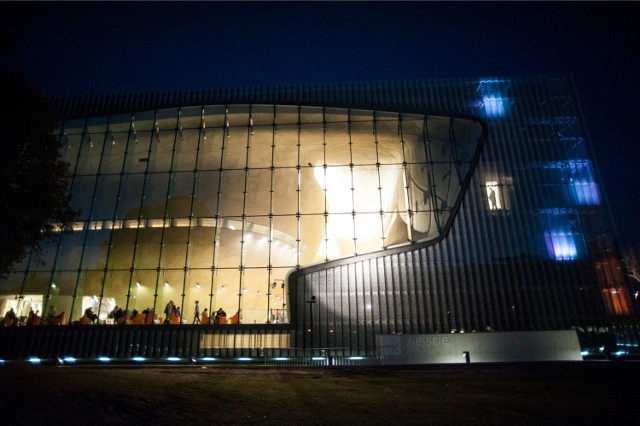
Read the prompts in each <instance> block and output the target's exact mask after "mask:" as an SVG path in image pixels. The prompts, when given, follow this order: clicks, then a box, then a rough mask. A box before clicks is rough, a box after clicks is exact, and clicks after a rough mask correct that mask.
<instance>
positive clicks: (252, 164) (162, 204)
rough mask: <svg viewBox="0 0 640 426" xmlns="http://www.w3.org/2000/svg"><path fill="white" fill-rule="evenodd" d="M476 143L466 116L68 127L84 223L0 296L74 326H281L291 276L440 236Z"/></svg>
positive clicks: (180, 117)
mask: <svg viewBox="0 0 640 426" xmlns="http://www.w3.org/2000/svg"><path fill="white" fill-rule="evenodd" d="M482 131H483V128H482V126H481V125H480V124H479V123H478V122H477V121H473V120H469V119H463V118H450V117H441V116H424V115H419V114H399V113H387V112H377V111H371V110H347V109H339V108H321V107H304V106H274V105H270V106H269V105H267V106H265V105H225V106H215V105H214V106H198V107H185V108H169V109H160V110H154V111H149V112H140V113H133V114H123V115H115V116H107V117H93V118H89V119H86V120H77V121H73V120H70V121H66V122H63V123H62V124H61V128H60V129H59V131H58V133H59V136H60V138H61V139H62V140H63V142H64V144H63V145H64V148H63V150H62V155H63V158H64V160H65V161H66V162H68V163H69V164H70V169H71V170H72V171H73V177H72V180H71V185H70V191H71V195H72V200H73V201H72V205H73V208H74V209H76V210H78V211H79V212H80V215H79V218H78V220H77V221H76V222H74V223H73V224H72V232H70V233H60V236H59V239H58V240H57V241H54V242H53V243H52V244H51V245H50V246H49V247H47V249H46V250H47V257H46V259H44V261H36V259H31V260H30V261H28V262H27V263H26V264H25V265H24V273H25V274H24V276H23V277H21V276H20V274H18V275H14V276H13V280H12V281H13V282H11V283H7V284H10V285H11V287H13V288H14V289H16V290H18V289H19V292H20V293H23V294H24V293H25V292H26V291H27V290H26V288H25V287H26V286H27V285H28V286H29V290H28V292H29V295H28V296H29V298H37V299H38V300H39V305H38V307H39V308H40V309H41V310H43V311H47V310H48V309H52V308H53V307H55V309H56V311H58V312H61V311H65V312H67V313H70V315H71V316H70V318H71V319H78V318H79V317H80V316H82V313H83V312H84V310H85V309H86V308H88V307H89V306H91V307H93V308H94V312H96V313H97V315H98V316H99V317H100V318H101V319H107V315H108V313H109V312H111V311H112V310H113V308H114V307H115V306H116V305H117V306H120V307H123V308H125V309H128V310H134V309H135V310H137V311H142V310H144V309H147V308H152V309H155V311H156V312H161V311H162V309H163V308H164V306H165V305H166V304H167V303H168V302H169V300H173V301H174V303H175V304H176V305H177V306H182V307H185V308H186V309H185V308H183V313H184V318H183V321H184V322H187V323H191V322H192V320H193V319H194V318H193V313H191V312H190V311H191V308H192V307H193V306H194V304H195V301H196V300H198V301H199V302H200V303H201V305H200V306H202V307H203V308H202V309H204V307H207V309H208V310H209V311H210V312H211V311H213V310H214V309H215V310H217V309H218V308H222V309H223V310H225V311H226V312H228V315H229V316H233V314H235V313H238V312H239V313H240V314H239V317H238V321H239V322H240V323H265V322H268V323H271V322H282V321H287V320H288V312H287V300H288V292H287V291H286V288H285V287H286V286H285V278H286V276H287V274H288V273H289V272H290V271H292V270H295V269H297V268H300V267H303V266H306V265H311V264H314V263H319V262H320V263H321V262H327V261H329V260H332V259H338V258H344V257H348V256H354V255H357V254H362V253H369V252H373V251H377V250H383V249H387V248H389V247H394V246H399V245H405V244H411V243H416V242H420V241H430V240H433V239H435V238H437V237H439V236H440V235H441V232H442V230H443V229H444V227H445V225H446V224H447V222H448V221H449V220H450V218H451V216H452V209H453V206H454V204H455V202H456V200H457V198H458V197H459V195H460V192H461V189H462V183H463V179H464V178H465V176H466V175H467V174H469V172H470V170H471V160H472V159H473V157H474V155H476V153H477V151H478V149H479V147H480V137H481V135H482ZM20 278H22V283H21V282H20ZM26 302H27V300H26V298H25V303H23V304H21V305H19V306H18V305H16V309H17V310H18V314H19V315H26V314H27V313H28V311H29V309H31V308H32V303H26ZM190 313H191V316H189V314H190Z"/></svg>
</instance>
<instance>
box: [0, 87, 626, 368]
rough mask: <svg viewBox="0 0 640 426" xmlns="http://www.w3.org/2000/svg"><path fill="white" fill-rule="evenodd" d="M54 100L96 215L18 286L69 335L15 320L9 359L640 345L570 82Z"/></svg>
mask: <svg viewBox="0 0 640 426" xmlns="http://www.w3.org/2000/svg"><path fill="white" fill-rule="evenodd" d="M54 103H55V105H56V107H57V109H58V110H59V111H60V114H61V116H62V117H63V119H62V120H61V122H60V126H59V128H58V129H57V130H56V136H57V137H58V139H59V141H60V145H61V148H60V149H61V156H62V158H63V160H64V161H65V162H67V163H69V165H70V172H71V176H70V183H69V190H70V193H71V196H72V207H73V208H74V209H75V210H77V211H78V212H79V215H78V217H77V218H76V220H75V221H74V222H73V223H72V224H71V225H70V229H65V230H63V229H60V230H59V232H58V233H57V234H56V236H55V238H53V239H52V240H51V241H49V242H48V243H47V244H46V246H45V249H44V252H43V253H44V254H43V256H38V255H36V254H35V253H32V254H31V255H28V256H27V257H26V258H25V259H24V261H23V262H22V264H20V265H18V266H17V267H16V268H15V271H13V272H12V273H11V274H9V275H8V276H7V277H5V278H3V279H2V281H1V282H0V308H1V309H2V312H3V313H4V312H6V311H8V310H10V309H13V310H14V312H16V314H17V317H18V318H21V319H22V322H21V325H22V324H23V323H24V321H25V318H28V316H29V313H30V312H36V311H37V312H39V313H41V316H42V320H43V323H46V322H47V319H48V318H52V316H54V315H55V316H56V317H57V316H59V315H61V314H62V313H64V320H63V322H65V323H66V324H67V326H66V327H64V328H63V327H58V326H56V325H51V324H49V325H42V326H41V328H38V329H37V331H34V330H36V328H35V327H32V328H30V329H29V333H30V334H29V336H31V337H29V338H27V337H18V336H17V333H18V332H17V331H12V333H13V334H12V335H11V336H9V334H7V333H9V332H8V331H7V330H6V328H5V330H3V331H2V333H4V334H2V333H0V342H1V341H2V340H3V339H4V340H5V342H8V341H9V340H10V339H13V340H12V341H14V343H15V342H20V343H19V344H17V346H15V345H12V348H7V347H6V346H7V345H0V359H2V358H4V359H12V358H19V357H26V356H31V355H33V356H36V355H37V356H45V357H46V356H50V357H51V356H54V357H58V356H64V355H73V356H78V357H98V356H109V357H114V358H126V357H135V356H140V357H146V358H162V357H167V356H177V357H181V356H182V357H191V358H197V357H205V358H206V357H237V356H250V357H251V356H266V355H265V354H268V355H271V356H273V357H280V356H300V354H312V355H313V354H316V353H315V352H317V354H316V355H318V354H320V353H322V354H327V353H332V354H337V355H340V356H345V357H370V358H375V357H376V356H379V355H380V351H379V348H378V350H377V348H376V339H377V338H378V337H379V336H386V335H432V334H444V333H448V334H462V333H478V334H479V335H480V334H482V333H490V332H540V331H557V330H575V331H576V332H577V334H578V337H579V338H580V345H581V346H582V348H583V352H584V353H586V352H588V351H589V350H593V347H594V346H599V345H600V344H601V343H602V342H603V341H606V342H613V344H617V346H618V349H620V348H623V349H624V350H629V351H633V348H636V349H635V350H636V351H637V337H638V329H637V321H636V320H634V318H636V316H635V313H636V312H637V311H638V307H637V301H636V300H635V299H634V298H632V297H631V295H630V288H629V286H628V284H627V283H626V281H625V277H624V274H623V271H622V268H621V264H620V256H619V251H618V248H617V243H616V236H615V230H614V227H613V224H612V219H611V216H610V213H609V211H608V207H607V203H606V197H605V194H604V188H603V187H602V185H601V182H600V179H599V175H598V171H597V167H596V164H595V161H594V158H593V154H592V151H591V147H590V141H589V136H588V133H587V130H586V127H585V123H584V120H583V118H582V115H581V111H580V107H579V103H578V100H577V95H576V92H575V89H574V86H573V83H572V81H571V79H570V78H568V77H564V76H554V77H520V78H451V79H430V80H415V81H393V82H367V83H349V84H318V85H311V84H309V85H287V86H278V87H275V86H269V87H251V88H236V89H217V90H204V91H191V92H162V93H136V94H122V95H113V96H95V97H81V98H60V99H55V100H54ZM196 301H197V303H198V311H197V313H196V311H195V309H196V308H195V305H196ZM170 302H172V303H173V307H174V309H175V308H176V307H180V310H181V312H180V315H179V317H180V319H179V320H178V324H164V323H165V322H166V320H168V316H169V315H168V311H166V310H165V308H166V307H167V306H168V304H169V303H170ZM89 308H92V310H93V312H94V313H95V314H96V315H97V318H98V320H97V321H96V324H95V325H78V324H77V323H78V322H79V321H80V320H81V319H82V317H83V314H84V313H85V312H86V311H87V309H89ZM118 308H120V309H121V310H123V311H124V312H125V313H126V315H127V318H132V317H133V316H134V315H135V314H136V313H140V312H145V321H144V323H143V324H136V323H132V322H131V321H126V322H125V323H124V324H117V322H118V321H117V319H116V318H114V312H115V311H116V309H118ZM205 309H206V312H205ZM219 310H223V311H224V312H225V313H226V318H225V319H224V321H216V323H209V318H213V317H214V314H215V313H216V312H218V311H219ZM203 313H205V314H207V316H206V317H204V316H203V315H202V314H203ZM172 315H173V314H172ZM174 316H175V315H174ZM147 319H148V320H147ZM203 320H204V323H203ZM223 322H224V323H223ZM18 328H20V327H18ZM26 328H27V327H26V326H25V329H26ZM63 329H64V330H63ZM66 330H76V331H75V332H74V333H77V335H78V336H84V337H77V336H76V337H74V339H76V340H74V341H73V342H72V341H71V340H70V339H71V338H70V337H69V336H68V335H67V333H69V331H66ZM23 334H25V336H26V335H27V332H26V331H25V332H23ZM35 335H37V336H39V337H38V338H34V336H35ZM482 335H484V334H482ZM3 336H4V337H3ZM479 338H482V336H479ZM7 339H9V340H7ZM425 341H426V340H425ZM16 347H17V348H18V349H16Z"/></svg>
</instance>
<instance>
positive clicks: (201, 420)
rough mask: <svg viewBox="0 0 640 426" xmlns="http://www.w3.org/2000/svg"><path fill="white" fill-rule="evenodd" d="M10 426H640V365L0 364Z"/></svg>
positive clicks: (2, 406)
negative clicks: (318, 366) (149, 365)
mask: <svg viewBox="0 0 640 426" xmlns="http://www.w3.org/2000/svg"><path fill="white" fill-rule="evenodd" d="M0 385H1V386H2V392H0V424H3V425H34V424H44V425H47V426H51V425H70V424H92V425H102V424H110V425H121V424H125V423H126V424H128V425H131V426H134V425H135V426H138V425H168V424H171V425H183V424H186V425H199V424H210V425H228V426H231V425H236V424H268V425H271V424H278V425H300V424H303V425H309V424H332V425H341V424H374V425H376V424H380V425H383V424H384V425H405V424H438V425H441V424H450V425H453V424H456V425H460V424H463V425H466V424H473V425H476V424H478V425H487V424H495V425H497V424H500V425H523V424H529V425H554V424H563V425H580V426H582V425H592V424H599V425H637V424H640V363H639V362H582V363H580V362H577V363H550V364H549V363H541V364H509V365H504V364H502V365H474V364H471V365H458V366H418V367H362V368H359V367H349V368H335V367H334V368H266V367H264V368H263V367H233V366H220V367H219V366H211V367H203V366H194V367H165V366H163V367H143V368H126V367H107V368H105V367H79V366H76V367H55V366H51V365H42V366H31V365H5V366H0Z"/></svg>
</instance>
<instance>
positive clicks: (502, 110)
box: [478, 80, 509, 118]
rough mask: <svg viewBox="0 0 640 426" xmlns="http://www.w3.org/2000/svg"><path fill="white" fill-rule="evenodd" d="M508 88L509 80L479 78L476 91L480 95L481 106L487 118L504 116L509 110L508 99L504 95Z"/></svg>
mask: <svg viewBox="0 0 640 426" xmlns="http://www.w3.org/2000/svg"><path fill="white" fill-rule="evenodd" d="M508 90H509V81H506V80H481V81H480V84H479V86H478V92H479V94H480V95H481V96H482V103H481V108H483V109H484V113H485V115H486V116H487V117H489V118H494V117H504V116H505V115H507V113H508V110H509V99H508V98H507V97H505V96H504V94H505V93H507V91H508Z"/></svg>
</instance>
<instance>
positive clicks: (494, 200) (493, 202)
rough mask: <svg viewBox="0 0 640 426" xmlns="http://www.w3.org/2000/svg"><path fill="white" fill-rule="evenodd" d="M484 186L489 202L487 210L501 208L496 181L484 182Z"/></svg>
mask: <svg viewBox="0 0 640 426" xmlns="http://www.w3.org/2000/svg"><path fill="white" fill-rule="evenodd" d="M485 187H486V188H487V201H488V202H489V210H501V209H502V200H501V199H500V191H499V188H498V182H496V181H492V182H487V183H486V184H485Z"/></svg>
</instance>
